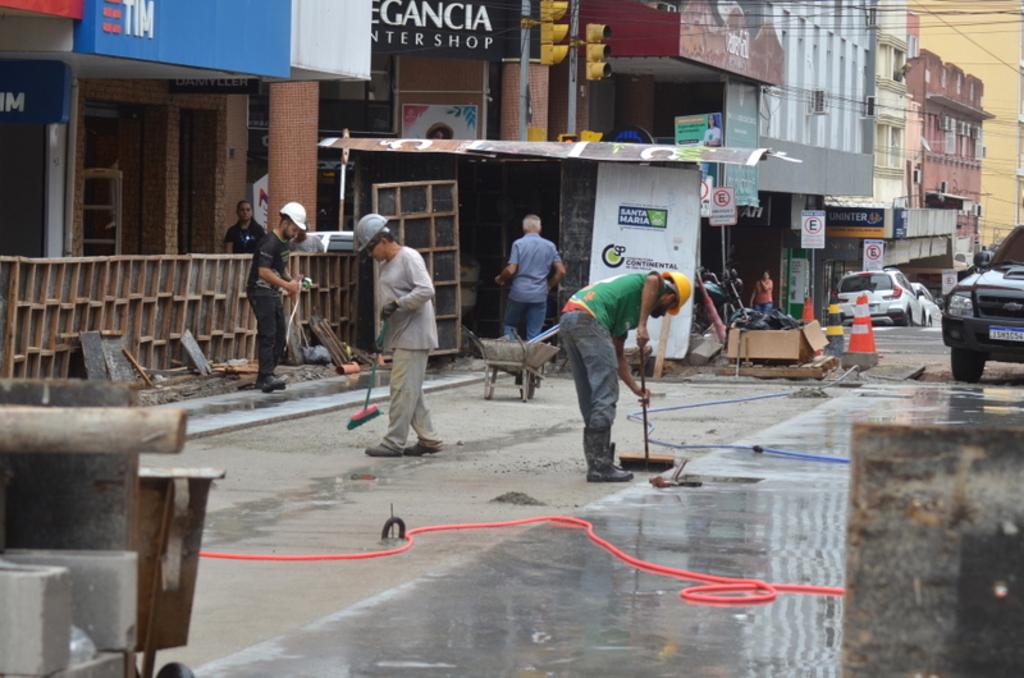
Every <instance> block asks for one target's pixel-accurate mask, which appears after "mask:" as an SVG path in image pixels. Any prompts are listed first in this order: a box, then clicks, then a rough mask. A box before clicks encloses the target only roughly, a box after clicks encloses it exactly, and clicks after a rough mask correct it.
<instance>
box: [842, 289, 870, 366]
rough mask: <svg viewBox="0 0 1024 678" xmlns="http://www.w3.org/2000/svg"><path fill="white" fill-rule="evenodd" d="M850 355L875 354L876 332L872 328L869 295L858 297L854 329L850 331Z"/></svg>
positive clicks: (854, 314)
mask: <svg viewBox="0 0 1024 678" xmlns="http://www.w3.org/2000/svg"><path fill="white" fill-rule="evenodd" d="M847 350H848V352H850V353H875V352H876V351H875V330H874V328H873V327H872V326H871V314H870V312H869V311H868V295H866V294H862V295H860V296H859V297H857V305H856V306H855V307H854V309H853V328H852V329H851V330H850V348H849V349H847Z"/></svg>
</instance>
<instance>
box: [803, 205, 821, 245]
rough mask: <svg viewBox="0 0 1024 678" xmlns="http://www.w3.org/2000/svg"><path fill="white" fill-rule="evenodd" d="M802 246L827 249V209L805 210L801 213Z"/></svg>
mask: <svg viewBox="0 0 1024 678" xmlns="http://www.w3.org/2000/svg"><path fill="white" fill-rule="evenodd" d="M800 247H802V248H804V249H805V250H823V249H825V210H804V211H803V212H801V213H800Z"/></svg>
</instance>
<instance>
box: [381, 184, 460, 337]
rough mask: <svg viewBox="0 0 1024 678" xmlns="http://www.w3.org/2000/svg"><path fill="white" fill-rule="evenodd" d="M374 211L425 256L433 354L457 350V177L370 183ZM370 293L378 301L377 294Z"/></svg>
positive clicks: (458, 315) (458, 297)
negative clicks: (434, 335) (434, 344)
mask: <svg viewBox="0 0 1024 678" xmlns="http://www.w3.org/2000/svg"><path fill="white" fill-rule="evenodd" d="M373 210H374V212H376V213H377V214H380V215H382V216H385V217H387V218H388V228H390V229H391V230H392V231H393V232H395V236H396V237H397V238H398V241H399V242H400V243H402V244H403V245H407V246H409V247H412V248H413V249H415V250H417V251H418V252H419V253H420V254H422V255H423V259H424V261H425V262H426V264H427V272H429V273H430V277H431V279H432V280H433V281H434V290H435V297H434V310H435V312H436V314H437V338H438V349H437V351H435V355H441V354H448V353H457V352H458V350H459V339H460V336H461V334H462V333H461V331H460V330H461V327H462V306H461V299H460V289H459V278H460V269H459V211H458V210H459V196H458V185H457V182H455V181H406V182H401V183H393V184H374V185H373ZM374 296H375V298H376V299H377V300H378V301H379V300H380V294H375V295H374ZM378 310H379V309H378ZM374 315H375V317H377V318H379V316H378V315H377V314H374ZM375 322H377V323H378V325H377V327H376V329H375V331H374V335H375V336H376V334H377V333H378V332H379V331H380V326H379V322H380V321H379V320H376V321H375Z"/></svg>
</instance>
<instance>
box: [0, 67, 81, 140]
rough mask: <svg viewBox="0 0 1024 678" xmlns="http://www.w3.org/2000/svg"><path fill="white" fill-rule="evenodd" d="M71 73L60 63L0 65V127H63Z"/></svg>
mask: <svg viewBox="0 0 1024 678" xmlns="http://www.w3.org/2000/svg"><path fill="white" fill-rule="evenodd" d="M70 104H71V69H70V68H68V66H67V64H64V63H62V62H60V61H0V123H5V122H6V123H11V122H13V123H32V124H38V125H51V124H57V125H63V124H64V123H66V122H67V121H68V114H69V111H70Z"/></svg>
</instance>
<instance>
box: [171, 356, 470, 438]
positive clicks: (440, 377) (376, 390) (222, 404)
mask: <svg viewBox="0 0 1024 678" xmlns="http://www.w3.org/2000/svg"><path fill="white" fill-rule="evenodd" d="M482 381H483V377H481V376H480V375H479V374H476V373H469V372H461V373H460V372H447V373H444V374H432V375H428V377H427V380H426V382H425V384H424V386H423V390H424V391H425V392H428V393H429V392H431V391H436V390H438V389H444V388H451V387H453V386H464V385H467V384H471V383H474V382H482ZM373 383H374V386H373V388H372V390H370V394H369V395H370V397H369V402H370V403H371V404H372V403H379V402H385V401H387V399H388V385H389V383H390V381H389V374H388V373H387V372H378V373H377V374H376V375H375V376H374V379H373ZM369 387H370V375H369V374H359V375H352V376H346V377H335V378H333V379H320V380H317V381H305V382H300V383H297V384H289V385H288V388H286V389H285V390H283V391H275V392H273V393H270V394H267V393H262V392H261V391H256V390H250V391H239V392H238V393H234V394H231V395H219V396H211V397H208V398H195V399H193V400H185V401H182V402H177V403H168V404H166V405H161V407H165V408H166V407H169V408H173V409H184V410H185V411H187V412H188V436H189V437H190V438H196V437H201V436H206V435H211V434H213V433H223V432H225V431H233V430H238V429H243V428H247V427H249V426H252V425H254V424H268V423H273V422H275V421H286V420H289V419H294V418H296V417H302V416H308V415H309V414H313V413H319V412H331V411H333V410H341V409H352V407H353V406H354V405H355V404H361V403H365V402H367V397H366V396H367V389H369ZM360 409H361V408H360Z"/></svg>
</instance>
